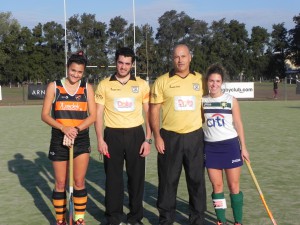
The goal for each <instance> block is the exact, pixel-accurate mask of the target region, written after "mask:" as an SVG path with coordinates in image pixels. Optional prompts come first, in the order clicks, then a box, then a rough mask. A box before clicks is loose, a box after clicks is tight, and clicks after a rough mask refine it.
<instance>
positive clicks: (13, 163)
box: [8, 153, 55, 221]
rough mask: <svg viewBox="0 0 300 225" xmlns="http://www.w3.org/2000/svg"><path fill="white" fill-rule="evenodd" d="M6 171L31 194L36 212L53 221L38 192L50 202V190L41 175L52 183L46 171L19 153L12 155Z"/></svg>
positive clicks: (49, 210)
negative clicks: (16, 178) (16, 177)
mask: <svg viewBox="0 0 300 225" xmlns="http://www.w3.org/2000/svg"><path fill="white" fill-rule="evenodd" d="M8 170H9V172H11V173H15V174H16V175H17V176H18V178H19V181H20V184H21V185H22V186H23V187H24V188H25V189H26V190H27V192H28V193H29V194H31V196H32V198H33V200H34V204H35V206H36V208H37V209H38V210H40V212H41V213H42V214H43V215H44V216H45V217H46V218H47V220H48V221H55V218H54V216H53V215H52V212H51V209H50V208H49V207H48V205H47V203H46V202H45V200H44V199H43V197H42V195H41V194H40V191H41V192H42V193H43V195H44V196H46V197H47V198H48V199H49V200H50V201H51V194H52V190H51V188H50V187H49V185H48V182H47V181H46V180H45V179H44V177H43V176H42V175H41V173H43V174H44V175H45V176H46V177H47V178H48V179H50V180H51V181H52V182H53V178H51V177H50V176H49V174H48V172H47V171H44V169H43V167H39V165H38V164H35V163H34V162H32V161H30V160H27V159H25V158H24V156H23V155H22V154H20V153H17V154H15V155H14V159H12V160H10V161H8Z"/></svg>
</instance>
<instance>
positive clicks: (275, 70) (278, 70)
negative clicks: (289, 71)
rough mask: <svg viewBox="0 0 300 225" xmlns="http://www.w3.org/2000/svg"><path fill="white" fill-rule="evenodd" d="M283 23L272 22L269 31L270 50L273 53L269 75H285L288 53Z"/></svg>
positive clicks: (285, 30)
mask: <svg viewBox="0 0 300 225" xmlns="http://www.w3.org/2000/svg"><path fill="white" fill-rule="evenodd" d="M287 34H288V33H287V29H286V28H285V27H284V23H279V24H274V25H273V31H272V33H271V51H272V53H273V55H272V58H271V60H270V65H269V70H268V74H270V76H271V77H273V78H274V77H275V76H279V77H281V78H283V77H285V69H286V68H285V59H286V57H287V54H288V47H289V45H288V36H287Z"/></svg>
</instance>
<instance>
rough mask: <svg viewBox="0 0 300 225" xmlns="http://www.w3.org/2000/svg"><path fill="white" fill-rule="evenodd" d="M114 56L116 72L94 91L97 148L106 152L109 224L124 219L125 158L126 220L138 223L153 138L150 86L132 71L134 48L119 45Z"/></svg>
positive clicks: (106, 213)
mask: <svg viewBox="0 0 300 225" xmlns="http://www.w3.org/2000/svg"><path fill="white" fill-rule="evenodd" d="M115 60H116V73H115V74H114V75H112V76H111V77H109V78H106V79H104V80H102V81H101V82H100V84H99V85H98V87H97V90H96V93H95V99H96V103H97V120H96V123H95V129H96V134H97V140H98V151H99V152H100V154H103V155H104V156H105V157H104V168H105V174H106V183H105V207H106V210H105V216H106V218H107V221H108V224H112V225H117V224H120V223H121V221H122V215H123V199H124V187H123V166H124V161H125V162H126V173H127V177H128V185H127V186H128V194H129V210H130V212H129V213H128V214H127V224H134V225H139V224H143V223H142V221H141V220H142V218H143V204H142V202H143V195H144V180H145V157H146V156H147V155H148V154H149V153H150V147H151V142H152V141H151V139H150V138H151V129H150V126H149V123H148V108H149V92H150V88H149V85H148V84H147V82H146V81H145V80H142V79H141V78H139V77H135V76H134V75H131V74H130V71H131V69H132V67H133V63H134V60H135V54H134V52H133V51H132V49H130V48H120V49H118V50H117V51H116V56H115ZM143 111H144V112H145V130H146V134H145V132H144V130H143V127H142V125H143V123H144V117H143ZM103 124H104V125H105V129H104V136H103V134H102V131H103V127H104V125H103Z"/></svg>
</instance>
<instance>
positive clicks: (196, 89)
mask: <svg viewBox="0 0 300 225" xmlns="http://www.w3.org/2000/svg"><path fill="white" fill-rule="evenodd" d="M193 89H194V90H195V91H200V85H199V84H197V83H193Z"/></svg>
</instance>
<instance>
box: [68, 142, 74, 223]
mask: <svg viewBox="0 0 300 225" xmlns="http://www.w3.org/2000/svg"><path fill="white" fill-rule="evenodd" d="M73 155H74V148H73V144H72V145H71V147H70V152H69V225H73V212H74V204H73V176H74V175H73Z"/></svg>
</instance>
